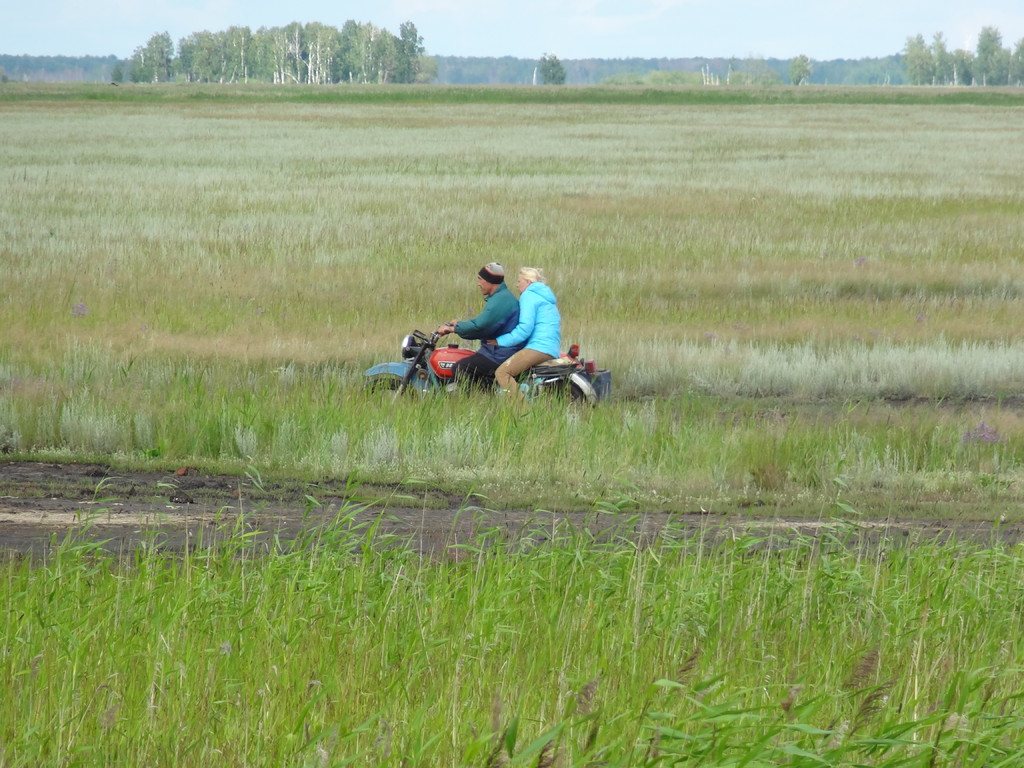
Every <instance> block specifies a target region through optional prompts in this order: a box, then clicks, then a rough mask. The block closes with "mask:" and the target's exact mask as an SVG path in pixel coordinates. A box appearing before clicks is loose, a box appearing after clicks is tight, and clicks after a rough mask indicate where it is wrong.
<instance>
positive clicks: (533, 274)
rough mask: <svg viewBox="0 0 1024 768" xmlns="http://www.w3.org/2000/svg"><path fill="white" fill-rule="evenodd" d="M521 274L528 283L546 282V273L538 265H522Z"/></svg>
mask: <svg viewBox="0 0 1024 768" xmlns="http://www.w3.org/2000/svg"><path fill="white" fill-rule="evenodd" d="M519 276H520V277H522V278H525V279H526V281H527V282H528V283H543V282H544V273H543V272H542V271H541V270H540V269H539V268H538V267H522V268H521V269H520V270H519Z"/></svg>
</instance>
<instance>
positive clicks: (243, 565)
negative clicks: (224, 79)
mask: <svg viewBox="0 0 1024 768" xmlns="http://www.w3.org/2000/svg"><path fill="white" fill-rule="evenodd" d="M1022 117H1024V94H1021V93H1019V92H1017V91H1013V90H1001V91H994V90H986V89H963V90H940V89H919V90H915V89H836V90H829V89H815V88H808V89H803V88H800V89H791V88H778V89H770V90H766V91H744V90H739V89H736V90H733V89H690V90H687V89H665V90H661V91H657V90H642V91H641V90H630V89H565V90H559V89H550V88H548V89H472V88H467V89H431V88H422V89H421V88H416V89H373V88H367V89H344V88H339V89H302V88H294V89H292V88H251V89H249V88H246V89H242V88H230V89H224V88H190V87H189V88H186V87H181V86H166V87H162V86H161V87H137V86H122V87H119V88H113V87H109V86H105V87H97V86H69V85H66V84H61V85H27V84H16V83H8V84H4V85H3V86H0V146H2V147H3V151H2V152H0V179H2V181H3V184H4V196H3V199H4V202H3V206H2V215H0V235H2V236H0V264H2V269H3V279H4V291H3V294H2V296H0V328H3V335H2V338H0V391H2V399H0V450H2V451H3V452H4V453H5V454H6V455H7V456H8V457H13V458H27V459H46V460H57V461H77V460H98V461H102V462H106V463H109V464H111V465H114V466H118V465H121V466H137V467H160V468H173V467H177V466H181V465H186V464H187V465H192V466H198V467H201V468H202V469H203V470H204V471H209V472H215V471H234V472H238V473H242V472H245V471H247V468H248V470H249V471H255V472H260V473H265V474H267V475H272V474H273V475H280V476H282V477H291V478H299V479H301V478H317V477H323V476H325V475H326V476H331V477H351V478H353V479H354V480H353V482H356V481H357V480H358V479H359V478H363V479H366V480H372V481H375V482H383V483H399V484H404V485H405V486H407V487H409V488H410V489H415V488H417V487H422V485H423V484H427V485H430V486H435V487H438V488H441V489H447V490H451V491H454V492H458V493H459V494H465V497H466V498H473V499H474V501H476V502H479V504H481V505H483V506H486V507H491V508H500V507H502V506H505V505H515V506H518V507H525V508H552V509H553V508H559V509H571V510H581V511H588V510H589V514H593V515H598V516H605V515H615V516H617V517H619V518H621V519H622V524H623V526H624V530H625V528H628V526H629V525H630V522H631V519H632V518H631V516H632V515H635V514H642V513H643V512H644V511H645V510H647V509H667V510H688V511H696V510H700V509H703V510H705V511H706V512H708V513H709V514H708V516H707V518H706V519H707V520H708V528H709V532H712V533H713V532H714V526H715V525H716V522H715V521H716V517H715V513H717V512H730V513H734V514H735V513H737V511H738V510H741V509H751V510H754V512H753V513H752V514H757V515H760V516H774V515H782V514H786V515H805V516H811V517H814V518H821V519H823V520H836V519H844V520H843V522H833V523H831V524H829V525H827V526H826V527H825V528H823V530H822V531H821V533H820V535H818V536H817V537H815V538H814V539H813V540H803V539H798V538H793V537H789V538H785V539H783V538H778V539H776V538H775V537H771V536H770V537H767V538H753V537H744V536H738V537H737V536H730V535H728V534H729V532H728V531H723V532H722V535H720V536H718V537H717V538H716V537H714V536H712V537H711V538H710V539H706V538H703V537H700V536H698V537H691V536H689V535H687V533H686V532H684V531H681V530H680V531H673V530H669V531H667V532H666V533H665V535H663V536H662V537H661V538H659V540H657V541H654V542H652V543H651V544H650V546H648V547H639V546H636V545H635V543H634V542H632V541H631V540H630V539H629V538H628V537H626V536H625V535H623V537H622V538H617V537H609V538H602V539H601V540H596V539H595V538H594V537H593V536H591V535H589V534H587V533H586V530H585V529H584V528H583V527H582V526H581V527H578V528H577V527H572V528H570V527H565V528H557V529H548V530H543V531H541V530H538V531H536V532H535V533H534V534H533V535H532V536H529V537H527V538H526V540H524V541H520V542H515V543H513V542H507V541H503V540H501V539H500V537H498V536H497V535H496V534H495V533H494V532H489V531H487V530H481V531H480V533H479V536H478V538H477V540H475V541H473V542H470V543H468V544H465V545H463V546H460V547H456V548H452V549H450V550H448V552H447V553H446V554H445V555H444V556H443V557H439V558H436V559H429V558H423V557H421V556H420V555H419V554H417V553H416V552H415V551H414V550H413V549H412V548H411V547H406V546H404V543H403V542H401V541H385V542H383V543H381V542H380V541H379V540H378V539H377V538H376V537H375V531H374V530H373V529H372V527H371V528H362V527H359V526H357V525H355V524H354V523H353V509H351V508H343V509H342V511H341V513H340V514H339V519H338V521H337V522H336V524H335V525H333V526H331V527H329V528H327V529H325V530H320V531H314V532H312V533H311V534H310V536H309V537H308V538H306V539H302V540H300V541H298V542H277V543H274V544H272V545H269V546H266V547H261V546H257V545H256V544H255V543H254V539H253V538H252V535H251V532H248V529H247V528H246V527H245V526H244V525H242V524H241V522H240V523H239V525H238V526H237V527H232V526H231V525H230V524H228V523H226V524H225V526H224V527H223V528H222V529H220V530H218V531H217V533H216V535H214V536H213V538H212V540H207V541H203V542H197V543H198V544H199V546H198V547H197V548H195V549H189V550H187V551H186V552H185V553H183V554H175V555H168V554H163V553H162V552H161V551H160V548H159V547H158V546H157V542H156V541H154V542H152V546H145V547H141V548H139V549H137V550H135V551H132V552H126V553H124V554H123V555H122V556H121V557H114V556H110V555H108V554H105V553H104V551H103V550H102V549H101V548H100V547H99V546H98V545H96V544H95V543H90V542H91V539H90V538H89V536H88V535H86V536H84V537H83V538H71V539H69V540H68V541H66V542H63V543H60V542H54V546H53V548H52V549H51V550H49V551H48V553H47V554H46V556H45V557H43V558H42V559H37V560H29V559H18V558H14V557H8V558H6V559H5V560H4V561H3V569H4V570H3V577H2V580H0V600H2V602H3V604H4V608H5V611H4V614H5V616H6V618H5V619H4V620H3V622H2V623H0V637H2V644H0V675H2V679H3V684H4V688H5V690H6V691H7V693H8V695H7V696H5V697H4V699H3V702H2V703H0V766H3V768H6V767H7V766H18V767H19V768H20V767H21V766H26V767H27V766H71V765H85V766H91V765H97V766H99V765H162V766H163V765H167V766H208V765H226V766H264V765H266V766H341V765H367V766H371V765H372V766H385V765H394V766H440V765H451V766H481V767H484V766H486V767H487V768H496V767H497V766H506V765H507V766H538V767H540V766H552V765H558V766H581V767H582V766H597V765H606V766H654V765H706V766H737V767H738V766H751V767H754V766H776V765H787V766H795V767H800V768H803V767H804V766H807V767H808V768H809V767H810V766H837V767H838V766H882V767H885V768H895V767H896V766H921V767H922V768H923V767H924V766H928V767H929V768H931V767H933V766H943V767H945V766H949V767H950V768H952V767H953V766H958V767H959V766H979V767H980V766H987V767H991V768H994V767H995V766H1013V765H1017V764H1019V763H1020V762H1021V760H1022V758H1024V754H1022V752H1021V747H1020V744H1021V743H1022V739H1021V725H1022V720H1021V715H1020V707H1019V701H1020V690H1021V684H1022V680H1021V669H1020V659H1021V658H1022V649H1021V647H1020V644H1021V641H1020V639H1019V638H1020V637H1021V626H1020V615H1021V600H1022V596H1024V593H1022V592H1021V588H1020V584H1021V569H1022V560H1021V553H1020V547H1019V545H1016V544H1013V543H1001V542H998V541H995V542H993V543H992V544H991V545H990V546H982V544H984V542H981V543H979V542H960V541H950V542H945V543H940V542H937V541H927V540H925V541H921V540H916V539H914V537H909V538H906V539H905V538H902V537H896V536H893V537H891V538H890V537H888V536H885V535H883V536H882V537H881V538H878V537H871V538H869V537H868V536H867V535H866V534H864V533H863V532H862V531H861V530H860V529H859V528H858V527H857V526H856V525H855V524H853V523H850V522H848V520H851V519H856V518H858V517H859V516H860V515H865V516H872V517H876V516H877V517H884V516H892V517H902V518H906V517H938V518H940V519H955V518H976V519H986V520H1000V519H1003V520H1006V521H1007V522H1011V523H1013V522H1017V521H1019V520H1020V519H1021V504H1020V502H1021V495H1022V473H1024V464H1022V462H1024V441H1022V434H1024V425H1022V423H1021V419H1022V416H1024V400H1022V395H1024V342H1022V341H1021V338H1020V332H1019V329H1020V328H1021V325H1022V320H1024V300H1022V297H1024V271H1022V269H1021V255H1022V245H1024V217H1022V216H1021V215H1020V213H1021V211H1022V210H1024V176H1022V175H1021V174H1020V172H1019V169H1021V168H1024V140H1022V139H1024V120H1022ZM491 260H499V261H502V262H504V263H505V264H506V265H508V266H509V267H510V268H512V269H515V268H516V267H519V266H523V265H535V266H541V267H543V268H544V269H545V270H546V271H547V272H548V273H549V275H550V276H551V284H552V287H553V288H554V290H555V291H556V293H557V294H558V296H559V303H560V305H561V307H562V313H563V317H564V321H565V323H564V332H565V337H566V340H567V341H576V342H579V343H580V344H581V345H582V347H583V350H584V353H585V355H587V356H588V357H596V358H597V359H598V361H599V363H600V364H602V365H605V366H607V367H610V368H611V369H612V370H613V377H614V398H613V400H612V401H611V402H608V403H604V404H601V405H600V406H599V407H597V408H594V409H566V408H564V407H561V406H559V405H558V404H556V403H549V402H538V403H536V404H534V405H533V407H532V408H531V409H530V410H529V412H528V413H526V414H524V415H520V414H517V413H515V412H513V411H511V410H509V409H507V408H503V407H502V405H501V403H499V402H498V401H497V400H496V399H494V398H491V397H488V396H475V397H460V398H448V397H428V398H423V399H420V398H412V397H411V398H406V399H403V400H401V401H399V402H397V403H392V402H391V400H390V399H389V398H387V397H382V396H380V394H374V393H368V392H366V391H364V389H363V386H362V383H363V382H362V372H363V370H364V369H365V368H366V367H367V366H368V365H370V364H371V363H374V362H378V361H382V360H386V359H395V357H396V356H397V352H398V350H397V344H398V340H399V338H400V337H401V336H402V335H403V334H405V333H407V332H408V331H410V330H411V329H412V328H414V327H418V328H421V329H429V328H430V327H431V326H432V325H433V324H436V323H438V322H439V321H441V320H444V319H448V318H450V317H452V316H453V315H462V316H467V315H469V314H471V313H474V312H475V311H476V310H477V308H478V307H479V296H478V295H477V293H476V289H475V286H474V276H475V273H476V270H477V269H478V268H479V266H480V265H481V264H482V263H484V262H487V261H491ZM100 490H101V489H97V492H98V493H99V491H100ZM470 494H473V495H472V496H471V495H470ZM314 501H315V500H314ZM311 503H312V501H311ZM424 514H429V510H425V511H424ZM467 514H468V512H467ZM582 521H583V520H582V517H581V522H582ZM242 522H244V521H242ZM712 541H717V542H718V543H711V542H712Z"/></svg>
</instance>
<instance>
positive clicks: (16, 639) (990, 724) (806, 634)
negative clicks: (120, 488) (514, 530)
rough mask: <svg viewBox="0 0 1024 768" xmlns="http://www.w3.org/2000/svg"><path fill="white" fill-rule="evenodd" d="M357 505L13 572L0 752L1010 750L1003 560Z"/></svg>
mask: <svg viewBox="0 0 1024 768" xmlns="http://www.w3.org/2000/svg"><path fill="white" fill-rule="evenodd" d="M354 511H355V510H353V509H345V510H342V512H341V514H340V517H339V520H338V521H337V522H336V523H335V524H332V525H330V526H328V527H327V528H321V529H317V530H311V531H310V533H309V535H308V536H306V537H305V538H302V539H300V540H299V541H298V542H296V543H294V544H290V545H289V544H285V543H283V542H275V543H271V544H269V545H256V544H255V543H254V541H255V540H254V538H253V535H254V534H252V533H251V532H250V533H245V532H244V531H245V530H246V526H243V525H239V526H237V527H234V528H233V527H232V525H231V524H230V523H226V524H225V527H224V528H222V529H220V530H218V531H217V532H216V533H214V534H210V536H212V538H210V539H207V540H206V541H204V542H201V545H200V546H198V547H197V548H195V549H191V550H189V551H187V552H185V553H184V554H178V555H167V554H162V553H161V552H160V550H159V548H158V547H152V548H150V547H143V548H141V549H139V550H138V551H136V552H134V553H130V554H126V556H124V557H121V558H117V557H114V556H110V555H105V554H103V552H102V550H100V549H98V547H97V545H94V544H85V543H78V542H76V541H74V540H70V541H67V542H64V543H60V544H55V546H54V547H53V548H52V549H51V550H50V551H49V552H48V554H47V555H46V556H45V557H44V558H43V559H42V560H41V561H39V562H32V561H29V560H18V559H10V560H7V561H6V562H5V564H4V568H3V571H4V573H3V578H2V582H0V601H2V603H3V604H4V615H5V616H6V619H5V620H4V621H3V622H2V624H0V634H2V637H3V648H4V653H3V655H2V661H0V674H2V676H3V680H4V687H5V691H6V695H5V696H4V697H3V700H2V702H0V763H2V764H3V765H5V766H61V765H81V766H90V765H110V764H123V765H128V764H130V765H147V764H148V765H157V764H158V765H165V766H192V765H196V766H198V765H204V766H205V765H210V764H212V763H216V764H218V765H225V766H241V765H248V766H261V765H267V766H270V765H274V766H291V765H295V766H329V765H375V766H386V765H395V766H398V765H402V766H433V765H453V766H463V765H464V766H496V765H530V766H538V765H540V766H546V765H574V766H583V765H594V764H600V765H608V766H627V765H629V766H653V765H663V764H688V763H694V764H697V763H699V764H704V765H716V766H725V765H763V766H768V765H793V766H821V765H829V766H848V765H862V766H902V765H928V766H965V765H971V766H981V765H986V766H994V765H1007V766H1009V765H1014V764H1016V762H1017V761H1019V760H1020V759H1021V758H1022V757H1024V753H1022V752H1021V749H1022V748H1021V743H1022V740H1021V726H1022V720H1021V717H1020V704H1019V699H1020V690H1021V682H1022V681H1021V668H1020V663H1019V662H1020V659H1021V657H1022V656H1021V654H1022V649H1021V647H1020V643H1021V641H1020V637H1021V635H1022V632H1021V629H1022V628H1021V619H1020V617H1021V610H1020V609H1021V600H1022V596H1024V593H1022V592H1021V588H1020V584H1021V579H1022V575H1024V574H1022V560H1021V555H1020V551H1019V547H1018V546H1016V545H1009V544H1006V545H1001V544H999V543H995V544H994V546H992V547H990V548H980V547H979V546H978V545H976V544H972V543H968V542H957V541H948V542H945V543H941V542H938V541H928V540H924V541H912V542H910V546H906V543H907V542H906V540H905V539H903V538H902V537H897V536H890V535H888V534H886V533H885V532H883V533H882V535H881V537H880V538H878V537H873V536H869V535H867V534H866V533H864V532H858V531H857V530H856V529H855V528H851V527H849V526H846V525H832V526H829V527H826V528H825V529H823V531H822V532H821V535H819V536H818V537H816V538H815V539H814V540H802V539H800V538H798V537H797V538H794V537H790V536H786V535H780V534H773V535H767V536H755V535H752V534H751V533H747V534H744V532H743V531H742V530H738V531H736V530H733V531H731V530H728V529H715V528H708V529H707V530H704V531H703V532H701V533H699V534H698V535H696V536H695V535H694V532H693V531H686V530H684V529H673V528H669V529H667V530H666V531H664V532H663V534H662V535H661V536H660V537H659V538H658V539H657V540H656V541H654V542H650V544H649V546H643V547H638V546H635V545H633V544H630V543H629V540H628V539H627V538H622V539H620V538H618V537H617V536H616V535H615V534H614V533H611V534H607V535H605V536H604V537H603V538H602V539H600V540H598V539H595V538H594V537H593V536H592V535H589V534H587V533H586V532H585V531H584V530H581V529H572V528H562V527H558V528H555V529H551V528H543V529H541V528H537V529H533V530H530V529H527V530H525V531H524V532H523V533H524V536H523V538H520V539H518V540H506V539H503V537H502V536H500V535H499V534H498V532H496V531H488V530H486V529H481V530H480V531H479V533H478V535H477V537H476V538H475V539H474V540H472V541H469V542H463V543H461V544H459V545H455V546H451V547H449V548H447V549H444V550H441V551H437V552H435V553H434V554H433V556H428V557H424V556H422V555H420V554H418V553H416V552H415V551H414V550H412V549H410V548H408V547H406V546H405V545H404V544H403V543H402V542H401V541H391V542H390V543H389V542H388V541H386V540H385V541H381V540H380V539H378V538H377V537H376V535H375V528H374V526H373V525H370V526H369V527H360V526H357V525H355V524H354V522H353V520H354V517H353V513H354ZM467 514H469V512H468V511H467ZM626 530H628V524H627V528H624V529H623V532H625V531H626ZM937 564H940V565H938V566H937Z"/></svg>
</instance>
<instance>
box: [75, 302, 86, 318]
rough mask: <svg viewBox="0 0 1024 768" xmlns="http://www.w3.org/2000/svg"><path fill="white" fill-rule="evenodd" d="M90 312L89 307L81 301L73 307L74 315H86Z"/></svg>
mask: <svg viewBox="0 0 1024 768" xmlns="http://www.w3.org/2000/svg"><path fill="white" fill-rule="evenodd" d="M88 313H89V308H88V307H87V306H85V304H84V303H83V302H81V301H80V302H78V303H77V304H75V306H73V307H72V308H71V316H72V317H85V316H86V315H87V314H88Z"/></svg>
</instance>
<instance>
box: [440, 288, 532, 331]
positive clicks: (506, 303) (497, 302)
mask: <svg viewBox="0 0 1024 768" xmlns="http://www.w3.org/2000/svg"><path fill="white" fill-rule="evenodd" d="M513 312H514V313H516V315H517V316H518V314H519V299H517V298H516V297H515V296H513V295H512V291H510V290H509V289H508V286H506V285H505V284H504V283H502V284H501V285H499V286H498V290H496V291H495V292H494V293H492V294H491V295H490V296H488V297H487V298H486V299H484V309H483V312H481V313H480V314H479V315H477V316H476V317H474V318H473V319H472V320H462V321H460V322H459V323H458V324H457V325H456V326H455V333H457V334H458V335H459V336H461V337H462V338H464V339H481V340H485V341H486V340H488V339H494V338H497V337H498V336H499V335H500V334H502V333H504V332H505V331H506V330H507V329H505V328H503V325H504V323H505V321H506V320H507V319H508V318H509V315H511V314H512V313H513Z"/></svg>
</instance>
